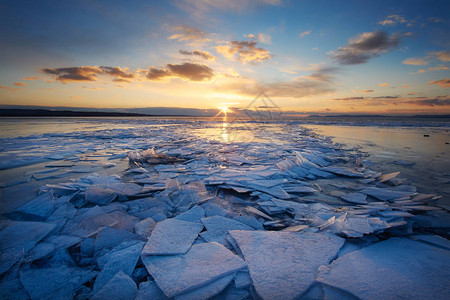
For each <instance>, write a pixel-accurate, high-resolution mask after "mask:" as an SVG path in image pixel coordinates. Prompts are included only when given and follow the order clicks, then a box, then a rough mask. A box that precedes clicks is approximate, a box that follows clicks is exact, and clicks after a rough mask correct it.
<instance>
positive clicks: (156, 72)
mask: <svg viewBox="0 0 450 300" xmlns="http://www.w3.org/2000/svg"><path fill="white" fill-rule="evenodd" d="M146 77H147V79H149V80H160V79H164V78H181V79H184V80H188V81H209V80H211V79H212V78H214V72H213V70H212V69H211V68H210V67H208V66H207V65H201V64H194V63H184V64H180V65H176V64H167V68H166V69H165V68H160V69H157V68H154V67H152V68H150V69H149V71H148V72H147V73H146Z"/></svg>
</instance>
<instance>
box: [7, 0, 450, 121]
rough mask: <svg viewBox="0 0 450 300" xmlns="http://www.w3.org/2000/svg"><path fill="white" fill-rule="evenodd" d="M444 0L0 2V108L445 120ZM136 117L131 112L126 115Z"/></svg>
mask: <svg viewBox="0 0 450 300" xmlns="http://www.w3.org/2000/svg"><path fill="white" fill-rule="evenodd" d="M449 15H450V1H448V0H445V1H430V0H427V1H414V0H408V1H397V0H396V1H392V0H390V1H362V0H361V1H342V0H341V1H321V0H313V1H308V0H302V1H294V0H229V1H219V0H180V1H175V0H173V1H113V0H105V1H97V0H86V1H61V0H55V1H31V0H30V1H23V0H11V1H9V0H8V1H3V0H0V28H1V29H0V66H1V69H0V104H1V105H2V106H4V105H28V106H30V105H31V106H58V107H61V106H64V107H95V108H145V107H181V108H199V109H213V108H217V107H223V106H229V107H235V108H244V107H247V105H248V104H249V103H250V102H251V101H252V100H253V99H254V98H255V96H257V95H258V93H259V92H260V91H264V92H265V93H266V94H267V95H268V96H269V97H270V98H271V99H272V100H273V101H274V102H275V103H276V104H277V105H278V106H279V107H280V108H281V109H282V110H283V111H285V112H286V113H287V114H292V115H295V114H296V113H299V114H302V113H306V114H317V113H355V114H359V113H373V114H422V113H423V114H427V113H432V114H443V113H445V114H450V97H449V93H450V69H449V68H450V18H449ZM138 111H139V110H138Z"/></svg>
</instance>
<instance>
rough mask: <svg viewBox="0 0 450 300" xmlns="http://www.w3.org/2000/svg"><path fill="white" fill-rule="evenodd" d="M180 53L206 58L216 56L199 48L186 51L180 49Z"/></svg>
mask: <svg viewBox="0 0 450 300" xmlns="http://www.w3.org/2000/svg"><path fill="white" fill-rule="evenodd" d="M180 53H181V54H184V55H189V56H198V57H201V58H204V59H207V60H215V59H216V57H215V56H213V55H211V53H209V52H208V51H199V50H194V51H187V50H180Z"/></svg>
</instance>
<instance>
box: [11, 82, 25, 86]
mask: <svg viewBox="0 0 450 300" xmlns="http://www.w3.org/2000/svg"><path fill="white" fill-rule="evenodd" d="M14 85H16V86H27V84H26V83H23V82H14Z"/></svg>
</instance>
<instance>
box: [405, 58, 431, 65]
mask: <svg viewBox="0 0 450 300" xmlns="http://www.w3.org/2000/svg"><path fill="white" fill-rule="evenodd" d="M402 64H404V65H413V66H424V65H427V64H428V61H426V60H425V59H424V58H420V57H411V58H407V59H405V60H404V61H403V62H402Z"/></svg>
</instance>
